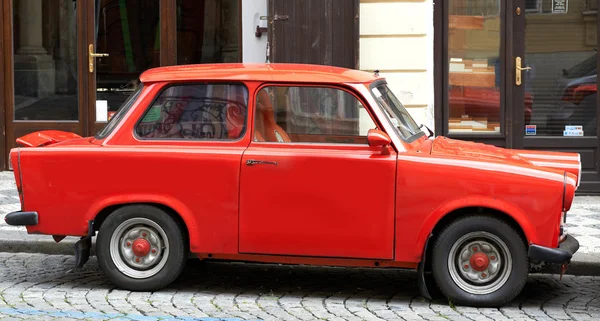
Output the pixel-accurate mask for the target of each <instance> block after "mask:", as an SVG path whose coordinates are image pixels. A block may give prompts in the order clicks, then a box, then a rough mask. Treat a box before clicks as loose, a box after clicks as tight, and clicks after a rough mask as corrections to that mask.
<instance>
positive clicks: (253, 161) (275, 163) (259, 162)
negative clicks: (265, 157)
mask: <svg viewBox="0 0 600 321" xmlns="http://www.w3.org/2000/svg"><path fill="white" fill-rule="evenodd" d="M246 165H248V166H252V165H275V166H277V162H272V161H261V160H255V159H249V160H247V161H246Z"/></svg>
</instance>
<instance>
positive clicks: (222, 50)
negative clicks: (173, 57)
mask: <svg viewBox="0 0 600 321" xmlns="http://www.w3.org/2000/svg"><path fill="white" fill-rule="evenodd" d="M239 7H240V4H239V0H200V1H199V0H177V64H179V65H182V64H197V63H218V62H239V61H241V55H240V48H239V44H240V37H241V36H240V22H241V16H240V8H239Z"/></svg>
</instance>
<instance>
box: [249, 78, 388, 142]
mask: <svg viewBox="0 0 600 321" xmlns="http://www.w3.org/2000/svg"><path fill="white" fill-rule="evenodd" d="M255 114H256V115H255V122H254V141H266V142H294V143H338V144H368V143H367V132H368V131H369V129H372V128H376V125H375V123H374V122H373V119H372V118H371V116H370V115H369V113H368V112H367V110H366V109H365V108H364V107H363V105H362V104H361V103H360V101H358V99H356V97H355V96H353V95H352V94H350V93H348V92H346V91H343V90H340V89H336V88H323V87H265V88H263V89H261V90H260V91H259V93H258V95H257V98H256V113H255Z"/></svg>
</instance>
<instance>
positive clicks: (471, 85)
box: [448, 0, 501, 133]
mask: <svg viewBox="0 0 600 321" xmlns="http://www.w3.org/2000/svg"><path fill="white" fill-rule="evenodd" d="M500 4H501V1H500V0H485V1H481V0H450V1H449V13H450V16H449V20H448V24H449V25H448V58H449V69H448V105H449V113H448V115H449V126H448V128H449V132H450V133H463V132H467V133H498V132H500V114H501V111H500V68H499V67H500V27H501V23H500Z"/></svg>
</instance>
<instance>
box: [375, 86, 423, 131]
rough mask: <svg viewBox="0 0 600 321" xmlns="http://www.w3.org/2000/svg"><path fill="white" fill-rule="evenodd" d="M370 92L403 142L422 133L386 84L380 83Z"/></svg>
mask: <svg viewBox="0 0 600 321" xmlns="http://www.w3.org/2000/svg"><path fill="white" fill-rule="evenodd" d="M371 92H372V93H373V96H374V97H375V100H376V101H377V104H379V106H380V107H381V108H382V109H383V110H384V111H385V113H386V115H387V116H388V118H389V119H390V121H391V122H392V124H393V125H394V127H395V128H396V129H397V130H398V134H400V136H401V137H402V138H403V139H404V140H410V139H411V138H413V137H414V136H416V135H419V134H422V133H423V131H421V129H419V126H418V125H417V123H415V121H414V120H413V118H412V117H411V116H410V114H409V113H408V111H407V110H406V108H404V105H402V103H401V102H400V101H399V100H398V98H396V96H395V95H394V93H393V92H392V91H391V90H390V88H389V87H388V86H387V84H385V83H382V84H379V85H377V86H374V87H372V88H371Z"/></svg>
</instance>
